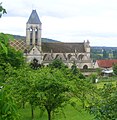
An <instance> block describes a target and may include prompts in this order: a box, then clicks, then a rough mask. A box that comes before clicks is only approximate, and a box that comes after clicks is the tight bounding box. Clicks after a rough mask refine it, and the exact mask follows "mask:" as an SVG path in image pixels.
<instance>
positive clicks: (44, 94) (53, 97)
mask: <svg viewBox="0 0 117 120" xmlns="http://www.w3.org/2000/svg"><path fill="white" fill-rule="evenodd" d="M38 73H39V77H38V81H37V80H36V81H35V82H36V84H35V85H36V89H37V90H38V100H39V106H40V108H44V109H46V111H47V113H48V120H51V115H52V112H54V111H55V110H57V109H58V108H60V107H63V106H64V105H65V104H66V102H67V101H69V94H68V93H69V91H70V84H69V81H68V80H66V78H65V77H64V74H62V72H61V71H60V70H58V69H53V70H52V69H49V68H48V69H47V68H46V69H45V68H43V69H41V70H39V72H38Z"/></svg>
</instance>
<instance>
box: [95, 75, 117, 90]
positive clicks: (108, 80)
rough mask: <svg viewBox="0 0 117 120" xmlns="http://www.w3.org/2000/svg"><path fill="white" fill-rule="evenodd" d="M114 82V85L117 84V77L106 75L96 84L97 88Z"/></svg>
mask: <svg viewBox="0 0 117 120" xmlns="http://www.w3.org/2000/svg"><path fill="white" fill-rule="evenodd" d="M107 83H112V84H113V85H114V86H116V84H117V77H105V78H100V79H99V82H98V83H97V84H96V86H97V88H103V86H104V84H107Z"/></svg>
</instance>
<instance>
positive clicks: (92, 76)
mask: <svg viewBox="0 0 117 120" xmlns="http://www.w3.org/2000/svg"><path fill="white" fill-rule="evenodd" d="M96 78H97V75H96V74H94V73H93V74H91V75H90V76H89V79H90V81H91V82H92V83H95V80H96Z"/></svg>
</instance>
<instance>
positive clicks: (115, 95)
mask: <svg viewBox="0 0 117 120" xmlns="http://www.w3.org/2000/svg"><path fill="white" fill-rule="evenodd" d="M116 104H117V88H116V87H113V85H112V84H105V85H104V86H103V88H102V89H101V88H100V89H99V97H98V99H95V102H94V103H93V106H91V112H92V113H93V114H94V115H95V118H96V120H116V119H117V107H116Z"/></svg>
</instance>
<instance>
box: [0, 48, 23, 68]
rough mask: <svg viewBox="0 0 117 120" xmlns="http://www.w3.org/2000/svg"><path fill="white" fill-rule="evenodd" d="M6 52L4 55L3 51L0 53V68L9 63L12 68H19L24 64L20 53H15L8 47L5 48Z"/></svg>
mask: <svg viewBox="0 0 117 120" xmlns="http://www.w3.org/2000/svg"><path fill="white" fill-rule="evenodd" d="M7 52H8V53H7V54H6V53H5V52H4V50H1V51H0V61H1V63H0V66H2V65H3V63H6V64H7V63H9V64H10V65H11V66H12V67H16V68H19V67H20V66H22V65H23V64H24V63H25V59H24V56H23V53H22V52H21V51H16V50H15V49H13V48H11V47H10V46H7Z"/></svg>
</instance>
